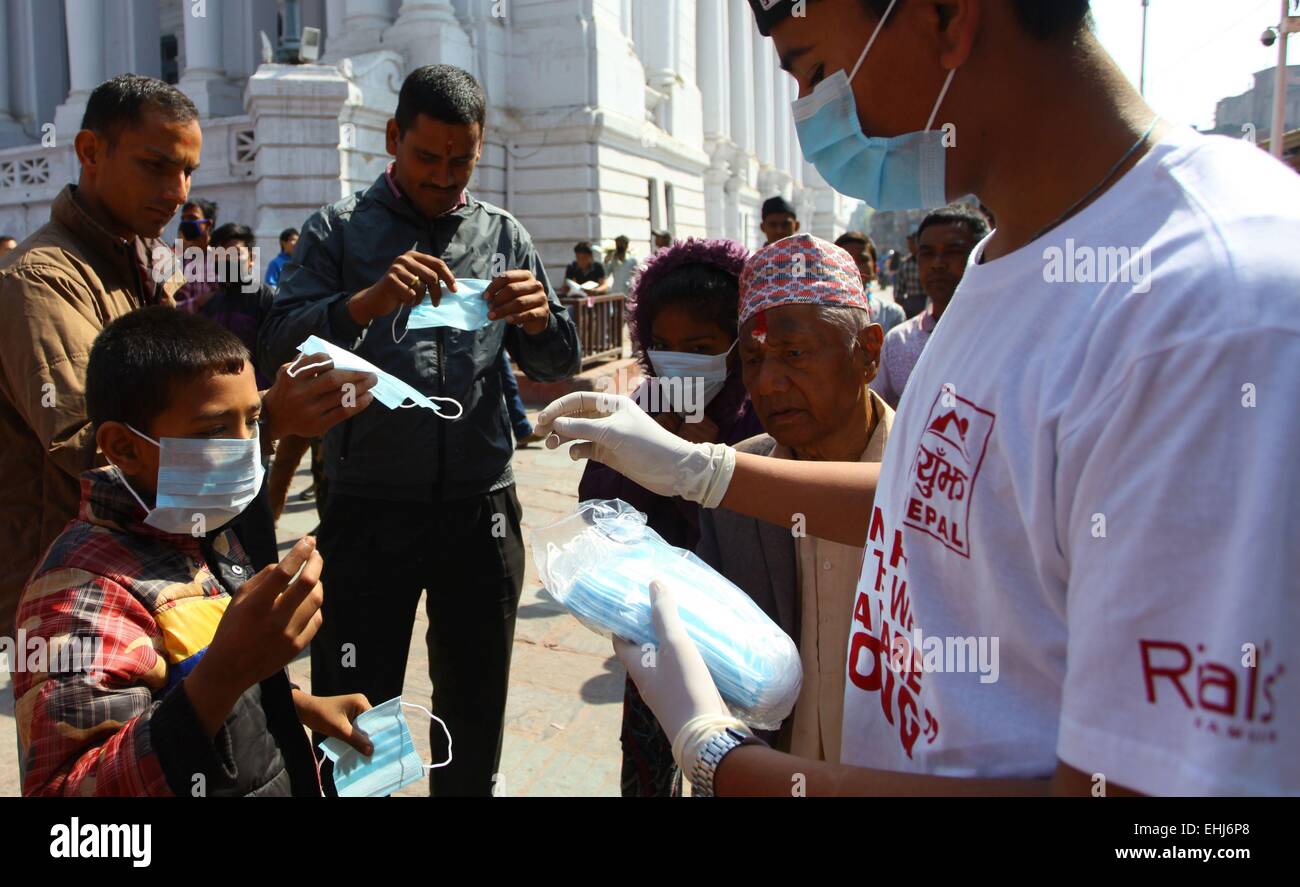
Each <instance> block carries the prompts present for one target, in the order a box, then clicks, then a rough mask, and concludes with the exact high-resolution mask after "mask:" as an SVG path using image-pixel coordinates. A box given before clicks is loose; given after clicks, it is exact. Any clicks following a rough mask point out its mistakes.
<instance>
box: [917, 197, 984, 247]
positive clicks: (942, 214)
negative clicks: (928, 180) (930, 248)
mask: <svg viewBox="0 0 1300 887" xmlns="http://www.w3.org/2000/svg"><path fill="white" fill-rule="evenodd" d="M935 225H964V226H966V229H967V230H968V231H970V236H971V237H972V238H974V240H975V242H976V243H978V242H979V241H981V240H983V239H984V238H985V237H987V236H988V233H989V222H988V219H986V218H984V214H983V213H981V212H980V211H979V210H977V209H975V208H974V207H972V206H968V205H967V204H964V203H954V204H952V205H951V206H945V207H943V208H942V209H936V210H935V211H934V212H932V213H930V214H929V215H928V216H926V217H925V220H924V221H922V222H921V227H919V228H917V229H916V239H917V240H918V241H920V239H921V232H922V231H924V230H925V229H926V228H933V227H934V226H935Z"/></svg>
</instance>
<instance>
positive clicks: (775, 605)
mask: <svg viewBox="0 0 1300 887" xmlns="http://www.w3.org/2000/svg"><path fill="white" fill-rule="evenodd" d="M869 310H870V309H869V307H868V303H867V300H866V298H865V297H864V294H863V290H862V281H861V277H860V275H859V273H858V267H857V265H856V263H855V262H854V261H853V258H852V257H851V256H849V255H848V253H847V252H845V251H844V250H843V249H841V248H839V247H837V246H834V245H833V244H830V243H827V242H826V241H824V240H819V239H818V238H816V237H813V236H812V235H809V234H799V235H796V236H794V237H788V238H786V239H784V240H782V241H780V242H779V243H775V244H770V245H768V246H766V247H764V248H763V249H761V250H759V251H758V252H757V253H755V254H754V256H753V257H752V258H751V259H750V260H749V261H748V262H747V263H746V264H745V270H744V272H743V273H742V275H741V278H740V339H739V342H740V357H741V361H742V366H743V374H744V381H745V387H746V389H748V391H749V397H750V400H751V401H752V402H753V404H754V409H755V411H756V412H757V413H758V416H759V418H760V419H761V420H762V422H763V427H764V428H766V429H767V430H768V432H769V433H768V434H761V435H758V436H757V437H751V438H750V439H749V440H747V441H744V442H742V443H740V444H738V445H737V447H736V449H737V450H740V451H742V452H746V453H754V454H756V455H759V456H773V457H776V458H778V459H799V460H804V461H814V462H879V461H880V460H881V459H882V458H883V456H884V450H885V441H886V440H887V439H888V437H889V428H890V425H891V424H892V423H893V418H894V411H893V410H891V409H890V408H889V406H888V405H886V404H885V402H884V401H882V400H881V399H880V397H879V396H878V395H876V394H874V393H873V392H872V391H871V390H870V389H869V388H868V387H867V385H868V383H870V382H871V379H872V377H873V376H874V375H875V373H876V366H877V363H878V361H879V358H880V345H881V340H882V338H883V334H882V333H881V330H880V326H879V324H876V323H873V322H872V321H871V318H870V314H869ZM697 553H698V554H699V556H700V557H701V558H703V559H704V560H705V561H706V562H708V563H709V564H711V565H712V566H714V567H715V568H716V569H717V570H718V571H719V572H721V573H722V574H723V575H725V576H726V577H727V578H728V579H730V580H731V581H732V582H735V583H736V584H737V585H738V586H740V587H741V588H743V589H744V590H745V591H746V592H747V593H748V594H749V595H750V596H751V597H752V598H754V600H755V602H756V603H757V604H758V605H759V606H760V607H762V608H763V610H764V611H765V612H766V613H767V614H768V615H769V616H771V617H772V619H773V620H774V621H776V622H777V624H779V625H780V626H781V627H782V628H783V629H784V630H785V631H786V633H787V634H789V635H790V636H791V637H792V638H794V639H795V641H796V642H797V643H798V645H799V657H800V660H801V661H802V663H803V687H802V689H801V690H800V693H799V700H798V702H797V703H796V705H795V709H794V715H793V717H792V718H790V719H787V720H786V723H785V724H784V725H783V726H782V730H781V733H780V735H779V736H778V738H777V745H778V746H779V747H781V748H786V749H788V750H789V751H791V752H792V753H793V754H796V755H800V756H803V757H809V758H815V759H817V760H824V761H831V762H833V763H838V762H839V759H840V721H841V712H842V709H843V702H844V675H845V650H846V649H847V648H848V639H849V625H850V622H851V614H852V609H853V607H852V603H853V592H854V587H855V585H856V583H857V575H858V567H859V565H860V564H861V562H862V548H861V547H860V546H853V545H842V544H840V543H838V542H831V541H829V540H826V539H818V538H816V537H815V536H808V535H805V534H803V533H801V532H800V530H799V528H798V527H795V529H794V532H793V533H792V532H791V530H789V529H786V528H785V527H778V526H776V525H775V524H769V523H765V522H763V521H760V520H756V519H754V518H752V517H746V516H745V515H742V514H739V513H737V512H734V511H728V510H727V509H725V508H719V509H717V510H714V511H711V510H709V509H707V508H706V509H701V510H700V542H699V545H698V547H697Z"/></svg>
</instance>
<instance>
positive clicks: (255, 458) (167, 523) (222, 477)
mask: <svg viewBox="0 0 1300 887" xmlns="http://www.w3.org/2000/svg"><path fill="white" fill-rule="evenodd" d="M126 427H127V428H130V429H131V431H132V432H134V433H135V434H137V435H139V436H140V437H142V438H144V439H145V440H147V441H149V443H151V444H153V445H154V446H156V447H158V450H159V456H158V483H157V489H158V492H157V494H156V495H155V496H154V507H153V508H150V507H149V506H148V505H146V504H145V503H144V500H143V499H141V498H140V497H139V495H137V494H136V492H135V490H134V489H132V488H131V484H130V483H129V482H128V481H127V479H126V475H125V474H123V473H122V470H121V469H120V468H118V467H117V466H116V465H114V466H113V468H114V469H115V470H116V471H117V475H118V477H119V478H121V480H122V484H123V485H124V486H125V487H126V489H127V492H129V493H130V494H131V495H132V496H133V497H134V498H135V501H137V502H139V503H140V507H141V508H143V509H145V510H146V511H148V512H149V514H148V515H147V516H146V517H145V519H144V522H145V525H146V526H150V527H153V528H154V529H157V530H162V531H163V532H164V533H175V534H178V535H179V534H185V533H188V534H190V535H192V536H202V535H205V534H206V533H209V532H211V531H212V530H216V529H218V528H220V527H223V526H225V525H226V524H228V523H230V522H231V521H232V520H234V519H235V518H236V517H238V516H239V515H240V514H242V513H243V511H244V509H245V508H247V507H248V503H249V502H252V501H253V499H254V497H256V496H257V493H258V491H259V490H260V489H262V477H263V473H264V469H263V467H262V458H261V452H260V447H259V445H258V439H257V438H256V437H251V438H248V439H247V440H240V439H237V438H221V439H212V438H205V437H193V438H191V437H164V438H162V439H161V440H160V441H158V440H154V439H153V438H152V437H150V436H149V435H147V434H144V433H143V432H140V431H136V429H134V428H131V426H130V425H127V426H126Z"/></svg>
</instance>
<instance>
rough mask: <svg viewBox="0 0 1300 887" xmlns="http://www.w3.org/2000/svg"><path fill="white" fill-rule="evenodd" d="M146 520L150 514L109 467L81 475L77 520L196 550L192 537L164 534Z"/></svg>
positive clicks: (196, 545)
mask: <svg viewBox="0 0 1300 887" xmlns="http://www.w3.org/2000/svg"><path fill="white" fill-rule="evenodd" d="M148 516H149V512H148V511H147V510H146V509H145V508H144V507H143V506H142V505H141V504H140V503H139V502H137V501H136V499H135V497H134V496H132V495H131V492H130V491H129V490H128V489H127V488H126V484H125V483H123V481H122V477H121V475H119V474H118V473H117V469H116V468H114V467H113V466H112V465H106V466H104V467H103V468H92V469H91V470H90V471H86V472H83V473H82V475H81V505H80V506H79V508H78V510H77V517H78V518H79V519H81V520H83V521H85V522H86V523H88V524H93V525H94V526H97V527H107V528H109V529H112V530H119V531H121V532H125V533H134V534H136V535H139V536H149V537H152V538H155V539H162V540H165V541H167V542H169V543H170V544H172V545H173V546H175V547H177V548H183V549H185V550H187V551H192V550H194V549H196V548H198V544H199V540H198V539H197V538H195V537H194V536H190V535H189V534H187V533H180V534H177V533H164V532H163V531H162V530H159V529H157V528H156V527H151V526H149V525H148V524H146V523H145V522H144V519H145V518H146V517H148ZM218 532H220V531H218Z"/></svg>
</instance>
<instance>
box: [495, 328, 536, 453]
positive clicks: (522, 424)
mask: <svg viewBox="0 0 1300 887" xmlns="http://www.w3.org/2000/svg"><path fill="white" fill-rule="evenodd" d="M501 393H502V394H503V395H504V396H505V399H506V412H508V413H509V414H510V427H511V428H513V429H514V430H515V437H516V438H524V437H527V436H528V435H530V434H532V433H533V424H532V423H531V422H529V421H528V410H526V409H525V408H524V402H523V400H522V399H521V398H520V397H519V383H518V382H517V381H515V371H514V369H513V368H511V366H510V355H509V354H507V353H506V351H505V349H504V348H503V349H501Z"/></svg>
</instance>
